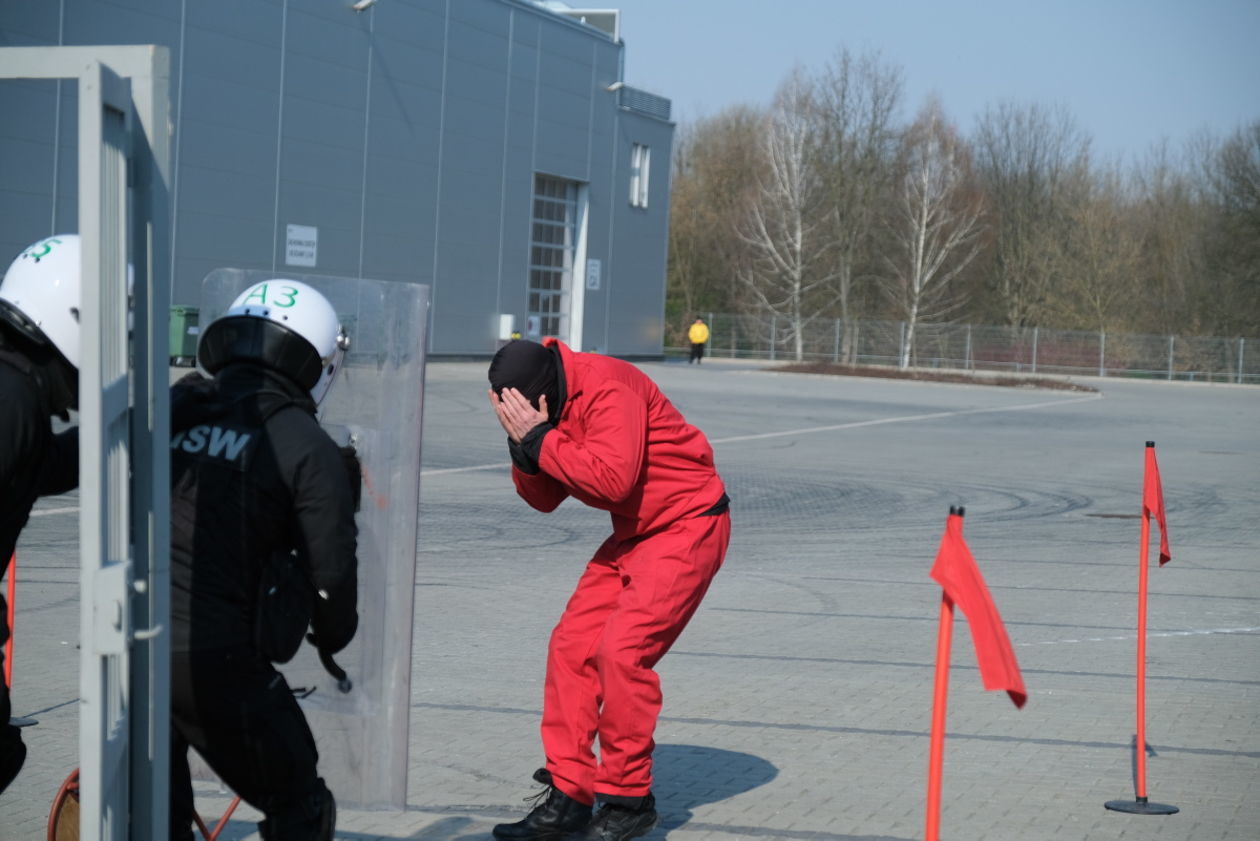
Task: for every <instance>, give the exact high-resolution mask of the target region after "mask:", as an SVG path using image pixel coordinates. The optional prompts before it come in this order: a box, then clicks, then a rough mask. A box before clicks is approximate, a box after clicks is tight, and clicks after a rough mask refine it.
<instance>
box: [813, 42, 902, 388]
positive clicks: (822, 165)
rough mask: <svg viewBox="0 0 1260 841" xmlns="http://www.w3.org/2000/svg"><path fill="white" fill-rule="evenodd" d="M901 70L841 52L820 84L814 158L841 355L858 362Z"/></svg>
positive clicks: (886, 187)
mask: <svg viewBox="0 0 1260 841" xmlns="http://www.w3.org/2000/svg"><path fill="white" fill-rule="evenodd" d="M902 89H903V84H902V74H901V70H900V69H899V68H895V67H892V66H889V65H885V64H883V63H882V62H881V60H880V58H879V56H878V54H875V53H867V54H863V55H860V56H854V55H853V54H851V53H850V52H849V51H848V50H847V49H842V50H840V51H839V52H838V53H837V54H836V56H835V58H834V59H833V60H832V61H831V62H830V63H829V64H828V65H827V66H826V67H825V68H824V69H823V71H822V73H820V74H819V76H818V77H817V79H816V81H815V84H814V98H813V105H814V109H815V121H816V131H815V132H814V139H813V151H812V154H813V156H814V157H815V158H816V160H817V168H818V171H819V174H820V177H821V178H822V179H823V183H824V189H825V191H826V202H827V205H828V209H829V211H830V212H829V213H828V215H827V217H826V218H827V220H828V221H829V223H830V224H829V227H830V231H829V235H830V237H831V238H832V241H833V243H834V248H833V250H832V252H831V260H832V262H833V265H834V269H833V272H834V286H835V298H836V302H837V304H838V307H839V314H840V319H841V321H842V324H843V327H844V330H843V332H842V335H841V345H840V353H841V356H842V358H843V360H844V361H845V362H846V363H849V364H852V363H853V361H854V360H855V358H856V354H857V347H856V345H855V343H854V337H855V335H856V331H855V330H854V325H855V321H856V318H857V316H858V315H859V313H857V312H856V311H855V310H856V306H855V304H856V301H855V298H856V295H857V292H858V287H859V281H860V280H861V279H862V278H863V277H864V276H865V275H868V274H869V273H870V270H871V269H873V268H874V267H875V265H877V260H876V259H875V258H874V256H873V252H874V251H875V249H874V248H873V247H872V238H873V236H874V234H875V232H876V230H877V228H878V213H879V204H880V201H881V199H882V197H883V196H884V195H885V194H886V193H887V192H888V191H889V189H890V188H891V183H890V182H891V178H892V173H893V167H892V161H893V157H894V156H895V151H896V148H895V147H896V138H897V131H898V128H897V126H896V125H895V123H894V120H895V117H896V112H897V109H898V107H899V106H900V103H901V98H902Z"/></svg>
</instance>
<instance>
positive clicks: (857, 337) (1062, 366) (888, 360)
mask: <svg viewBox="0 0 1260 841" xmlns="http://www.w3.org/2000/svg"><path fill="white" fill-rule="evenodd" d="M707 321H708V324H709V332H710V336H709V344H708V347H707V348H706V349H705V352H706V353H707V354H708V355H710V356H718V357H729V358H743V359H770V360H778V361H781V362H793V361H796V359H797V357H796V340H795V336H794V334H793V333H792V331H790V330H789V329H788V322H787V320H786V319H783V318H776V317H773V316H756V315H730V314H724V313H710V314H709V315H708V318H707ZM849 330H850V333H849V335H848V336H847V337H846V335H845V326H844V323H843V322H842V321H841V320H840V319H817V320H815V321H813V322H812V323H810V324H809V325H807V326H806V328H805V330H804V331H803V336H802V343H801V344H802V352H801V357H800V359H801V361H804V362H834V363H849V364H857V365H890V366H896V365H899V364H900V362H901V360H902V359H903V358H905V357H906V356H907V355H908V358H909V362H910V366H911V367H915V368H949V369H958V370H973V371H1004V372H1008V373H1012V374H1021V375H1032V374H1059V375H1077V376H1098V377H1111V376H1123V377H1142V378H1150V379H1167V380H1198V381H1208V382H1230V383H1260V340H1257V339H1254V338H1242V337H1234V338H1220V337H1211V336H1154V335H1141V334H1133V333H1105V332H1095V331H1088V330H1051V329H1046V328H1038V327H1029V328H1022V329H1021V328H1013V327H991V326H981V325H973V324H919V325H917V326H916V327H915V336H914V346H913V348H908V347H907V345H908V337H907V329H906V323H905V322H902V321H857V322H853V323H852V324H851V326H850V328H849ZM675 341H677V342H681V341H685V339H684V338H683V337H682V335H681V333H680V334H679V335H678V338H676V339H675ZM665 351H666V353H667V354H675V353H685V352H686V347H685V346H684V345H682V344H681V343H680V344H678V345H676V346H668V347H666V349H665Z"/></svg>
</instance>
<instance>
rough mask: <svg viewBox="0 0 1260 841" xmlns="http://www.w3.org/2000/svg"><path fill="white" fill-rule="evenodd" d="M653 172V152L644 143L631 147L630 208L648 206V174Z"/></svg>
mask: <svg viewBox="0 0 1260 841" xmlns="http://www.w3.org/2000/svg"><path fill="white" fill-rule="evenodd" d="M651 170H652V150H651V149H650V148H649V147H647V146H644V145H643V144H642V143H636V144H634V145H633V146H632V147H630V206H631V207H647V206H648V173H650V172H651Z"/></svg>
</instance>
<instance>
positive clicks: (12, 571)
mask: <svg viewBox="0 0 1260 841" xmlns="http://www.w3.org/2000/svg"><path fill="white" fill-rule="evenodd" d="M6 566H7V567H8V570H9V606H8V609H7V610H6V611H5V617H4V623H5V625H6V626H7V627H8V629H9V641H8V642H6V643H5V644H4V685H5V686H9V687H11V686H13V611H14V610H16V609H17V608H15V607H14V601H15V600H16V599H17V588H16V586H15V585H16V584H17V553H16V552H14V553H13V556H12V557H10V558H9V563H8V564H7V565H6Z"/></svg>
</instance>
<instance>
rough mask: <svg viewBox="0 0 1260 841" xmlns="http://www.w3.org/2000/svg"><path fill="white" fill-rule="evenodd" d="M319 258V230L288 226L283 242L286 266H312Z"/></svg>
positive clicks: (309, 226)
mask: <svg viewBox="0 0 1260 841" xmlns="http://www.w3.org/2000/svg"><path fill="white" fill-rule="evenodd" d="M318 256H319V228H316V227H315V226H313V225H289V229H288V232H287V233H286V235H285V240H284V264H285V265H286V266H314V265H315V263H316V260H317V259H318Z"/></svg>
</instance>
